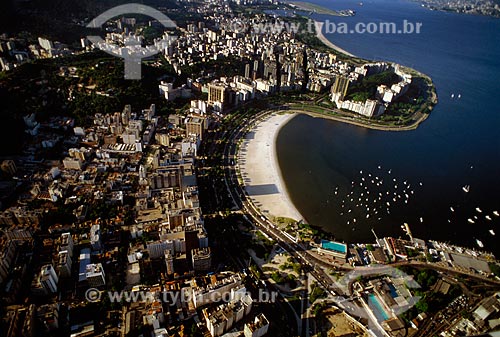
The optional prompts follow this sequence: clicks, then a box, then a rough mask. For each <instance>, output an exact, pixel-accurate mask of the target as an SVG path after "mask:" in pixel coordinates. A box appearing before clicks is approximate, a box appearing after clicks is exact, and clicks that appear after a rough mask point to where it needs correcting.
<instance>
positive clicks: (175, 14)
mask: <svg viewBox="0 0 500 337" xmlns="http://www.w3.org/2000/svg"><path fill="white" fill-rule="evenodd" d="M130 2H131V1H126V0H106V1H101V0H86V1H78V0H33V1H17V0H3V1H2V10H1V11H0V31H2V32H6V33H9V34H14V33H18V32H22V31H27V32H30V33H32V34H34V35H35V36H43V37H47V38H50V39H54V40H58V41H61V42H63V43H67V44H72V43H76V44H79V40H80V38H81V37H84V36H86V35H88V34H87V32H88V30H87V29H86V28H85V26H86V24H87V23H88V22H89V21H90V20H91V19H93V18H95V17H96V16H98V15H100V14H101V13H103V12H104V11H106V10H108V9H110V8H112V7H115V6H118V5H123V4H127V3H130ZM132 2H133V1H132ZM140 3H142V4H144V5H148V6H152V7H154V8H159V9H160V10H162V11H164V12H165V13H166V14H167V15H168V16H169V17H170V18H171V19H173V20H175V21H177V22H182V21H184V20H185V19H186V18H190V17H192V16H193V15H190V14H189V13H187V12H185V11H181V10H179V6H178V5H177V4H176V2H175V1H173V0H143V1H140ZM127 16H128V17H132V16H134V15H127ZM137 17H139V16H137ZM143 19H144V20H150V18H147V17H143ZM145 22H147V21H145Z"/></svg>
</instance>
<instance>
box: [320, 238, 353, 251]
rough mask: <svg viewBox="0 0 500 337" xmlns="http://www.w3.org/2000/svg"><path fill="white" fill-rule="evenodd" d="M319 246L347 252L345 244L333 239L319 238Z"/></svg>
mask: <svg viewBox="0 0 500 337" xmlns="http://www.w3.org/2000/svg"><path fill="white" fill-rule="evenodd" d="M321 248H323V249H328V250H333V251H336V252H340V253H343V254H345V253H346V252H347V245H346V244H344V243H339V242H335V241H328V240H321Z"/></svg>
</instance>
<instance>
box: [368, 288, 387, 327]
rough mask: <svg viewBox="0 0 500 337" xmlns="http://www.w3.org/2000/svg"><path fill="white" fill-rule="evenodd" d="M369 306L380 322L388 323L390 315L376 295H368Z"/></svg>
mask: <svg viewBox="0 0 500 337" xmlns="http://www.w3.org/2000/svg"><path fill="white" fill-rule="evenodd" d="M368 306H369V307H370V309H371V310H372V311H373V314H374V315H375V317H376V318H377V320H378V321H379V322H383V321H387V320H388V319H389V315H388V314H387V312H386V311H385V310H384V308H383V307H382V304H381V303H380V302H379V300H378V298H377V296H375V295H374V294H370V295H368Z"/></svg>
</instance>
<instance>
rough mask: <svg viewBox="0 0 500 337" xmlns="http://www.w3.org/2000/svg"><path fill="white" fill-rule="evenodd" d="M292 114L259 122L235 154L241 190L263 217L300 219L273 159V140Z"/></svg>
mask: <svg viewBox="0 0 500 337" xmlns="http://www.w3.org/2000/svg"><path fill="white" fill-rule="evenodd" d="M295 116H296V114H287V115H278V114H273V115H270V116H268V117H266V119H264V120H263V121H261V122H259V123H258V124H257V125H256V126H255V127H254V129H253V130H251V131H250V132H249V133H247V135H246V136H245V139H244V140H243V143H242V144H241V146H240V151H239V153H238V165H239V167H240V171H241V175H242V177H243V180H244V183H245V190H246V191H247V193H248V195H249V196H250V197H251V199H252V200H253V202H254V204H255V206H256V207H258V208H259V209H260V211H261V212H262V213H263V214H265V215H267V216H277V217H286V218H291V219H294V220H296V221H299V220H301V219H302V216H301V215H300V213H299V211H297V209H296V208H295V206H294V205H293V203H292V202H291V200H290V196H289V195H288V192H287V190H286V187H285V184H284V182H283V178H282V176H281V170H280V168H279V166H278V162H277V157H276V137H277V136H278V132H279V130H280V129H281V127H282V126H283V125H285V124H286V123H287V122H288V121H289V120H290V119H292V118H293V117H295Z"/></svg>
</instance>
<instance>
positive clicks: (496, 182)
mask: <svg viewBox="0 0 500 337" xmlns="http://www.w3.org/2000/svg"><path fill="white" fill-rule="evenodd" d="M312 2H314V3H317V4H319V5H322V6H325V7H328V8H332V9H355V10H356V16H354V17H342V18H339V17H331V16H326V15H315V16H314V18H315V19H322V20H325V19H329V20H331V21H335V22H346V23H348V24H349V25H354V24H355V23H356V22H364V23H368V22H380V21H387V22H396V23H401V22H402V21H403V20H404V19H406V20H409V21H412V22H422V24H423V25H422V31H421V34H412V35H381V34H346V35H340V34H335V35H327V37H328V38H329V39H330V40H331V41H332V42H333V43H335V44H337V45H338V46H340V47H341V48H344V49H345V50H347V51H349V52H351V53H353V54H355V55H358V56H360V57H363V58H367V59H376V60H387V61H395V62H398V63H401V64H404V65H407V66H410V67H413V68H415V69H417V70H419V71H422V72H424V73H426V74H428V75H430V76H431V77H432V79H433V80H434V83H435V85H436V87H437V91H438V95H439V104H438V105H437V106H436V108H435V109H434V111H433V112H432V114H431V116H430V117H429V118H428V119H427V120H426V121H425V122H424V123H423V124H422V125H421V126H420V127H419V128H418V129H417V130H415V131H408V132H382V131H374V130H366V129H363V128H360V127H356V126H351V125H347V124H343V123H338V122H334V121H329V120H322V119H315V118H311V117H309V116H298V117H296V118H294V119H293V120H292V121H291V122H289V123H288V124H287V125H286V126H285V127H283V129H282V130H281V132H280V134H279V136H278V140H277V145H276V146H277V152H278V160H279V163H280V167H281V169H282V173H283V177H284V179H285V181H286V185H287V188H288V190H289V192H290V195H291V198H292V200H293V202H294V203H295V205H296V206H297V209H298V210H299V211H300V212H301V213H302V215H303V216H304V217H305V218H306V219H307V221H308V222H309V223H311V224H313V225H319V226H322V227H323V228H325V229H326V230H328V231H330V232H332V233H334V235H335V237H336V238H337V239H339V240H345V241H350V242H353V241H355V242H363V241H372V240H373V234H372V233H371V231H370V230H371V228H373V229H374V230H375V231H376V232H377V234H378V235H379V236H382V235H393V236H396V237H398V236H401V237H403V236H404V233H403V231H402V230H401V229H400V226H401V225H402V224H403V223H404V222H407V223H409V224H410V226H411V229H412V232H413V234H414V236H416V237H420V238H426V239H436V240H442V241H449V242H452V243H456V244H461V245H467V246H471V247H472V246H474V247H477V244H476V239H480V240H481V241H482V242H483V243H484V245H485V249H487V250H490V251H493V252H494V253H495V254H496V255H497V256H500V245H498V243H497V242H498V240H497V239H496V237H495V236H492V235H491V234H490V233H489V230H490V229H493V230H494V231H496V233H497V235H500V218H499V217H495V216H494V215H492V212H493V211H494V210H497V211H499V212H500V176H499V174H500V105H499V104H498V103H497V95H498V94H499V93H500V82H499V80H500V20H498V19H492V18H488V17H481V16H469V15H459V14H453V13H444V12H436V11H429V10H427V9H425V8H422V7H421V6H420V5H419V4H416V3H412V2H406V1H402V0H391V1H387V0H377V1H363V6H359V3H358V2H357V1H346V0H340V1H335V2H331V1H328V0H315V1H312ZM452 93H454V94H455V99H452V98H451V97H450V96H451V94H452ZM459 93H460V94H461V99H457V98H456V96H457V95H458V94H459ZM378 166H381V169H378ZM389 169H390V170H391V174H389V173H388V171H389ZM360 170H362V171H363V175H364V176H366V175H367V174H368V173H370V174H372V175H373V177H375V176H377V177H379V178H380V179H384V181H385V182H388V181H391V180H392V179H394V178H396V179H397V183H399V184H400V186H401V183H402V181H407V183H408V184H411V186H412V187H411V188H410V189H411V190H413V193H414V194H413V195H411V197H410V199H409V202H408V203H407V204H405V203H403V202H398V203H393V202H391V206H390V207H387V208H390V214H387V212H386V210H384V211H383V213H384V214H381V213H382V211H380V213H379V214H377V215H376V216H374V215H372V216H371V217H370V218H368V219H367V218H366V217H365V215H366V207H367V205H368V207H370V206H369V204H370V203H371V202H372V201H371V200H369V201H368V202H365V205H364V206H363V207H362V206H358V207H357V206H356V205H355V204H356V200H355V201H354V202H353V203H352V205H345V207H344V208H342V207H341V204H342V200H347V199H346V198H345V197H344V196H345V195H346V194H348V193H350V192H351V191H352V182H355V185H356V186H357V187H356V188H355V190H354V191H353V193H354V194H355V195H359V194H360V193H361V191H362V188H361V187H360V186H359V185H358V184H359V183H360V182H361V176H362V175H361V174H360V173H359V171H360ZM366 179H368V177H367V176H366ZM420 182H422V183H423V185H422V186H420V184H419V183H420ZM397 183H395V184H397ZM464 185H470V192H469V193H465V192H464V191H463V190H462V187H463V186H464ZM337 187H338V189H339V190H338V192H337V194H335V189H336V188H337ZM387 188H388V189H390V190H391V191H390V192H391V193H392V192H393V189H394V187H393V186H392V185H391V187H389V186H388V187H387ZM410 189H408V190H407V191H406V193H409V191H410ZM365 193H366V191H365ZM398 193H399V192H398ZM372 195H373V192H372ZM365 196H366V195H365ZM348 202H349V201H348ZM360 203H361V202H360ZM394 204H395V205H394ZM450 207H453V209H454V210H455V211H454V212H452V211H451V210H450ZM477 207H479V208H480V210H481V211H482V213H480V212H478V211H477V210H476V208H477ZM347 208H351V209H352V212H351V213H348V214H347V211H346V210H347ZM372 208H373V206H372ZM342 212H343V213H344V214H343V215H340V213H342ZM487 214H489V215H490V217H491V218H492V221H490V220H487V219H486V218H485V215H487ZM379 217H380V218H381V219H380V220H378V218H379ZM354 218H356V219H357V220H356V222H355V223H354V222H353V219H354ZM420 218H422V220H423V221H421V219H420ZM467 219H471V220H473V221H474V224H471V223H470V222H468V220H467ZM348 222H349V224H348Z"/></svg>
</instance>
